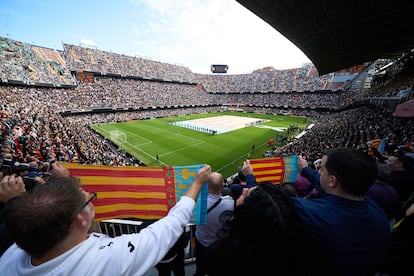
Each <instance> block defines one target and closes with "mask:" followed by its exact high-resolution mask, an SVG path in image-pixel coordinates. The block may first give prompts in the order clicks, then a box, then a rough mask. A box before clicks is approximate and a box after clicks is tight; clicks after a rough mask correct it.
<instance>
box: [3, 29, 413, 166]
mask: <svg viewBox="0 0 414 276" xmlns="http://www.w3.org/2000/svg"><path fill="white" fill-rule="evenodd" d="M0 38H1V37H0ZM1 43H2V46H1V47H0V48H1V51H0V54H1V55H2V57H4V59H5V60H6V61H7V62H5V63H2V66H1V68H0V72H1V74H2V75H1V79H2V83H3V84H2V85H0V95H1V97H2V99H3V101H2V103H1V107H0V111H1V118H0V123H1V127H2V128H1V138H2V141H1V142H2V143H1V144H2V148H1V150H2V151H1V155H2V156H3V155H4V154H6V153H12V154H13V156H14V158H15V159H16V160H18V161H19V162H26V161H27V160H26V159H27V157H28V156H35V157H36V158H37V159H38V160H41V161H47V160H52V159H53V160H61V161H66V162H77V163H90V164H107V165H115V166H125V165H129V164H130V162H129V160H128V158H127V156H126V154H125V153H124V152H122V151H118V150H117V149H116V147H114V145H112V144H111V143H110V141H108V140H106V139H105V138H103V137H101V136H99V135H97V134H96V133H95V132H94V131H93V130H92V129H91V128H90V125H91V124H96V123H107V122H114V121H116V122H120V121H129V120H137V119H149V118H156V117H167V116H179V115H188V114H197V113H207V112H216V111H222V110H226V109H227V108H231V107H237V108H240V110H243V111H247V112H258V113H273V114H285V115H290V114H295V115H301V116H307V117H312V118H314V120H315V121H314V122H315V127H314V128H313V129H312V130H310V131H308V133H307V135H305V136H303V137H302V138H301V139H300V140H298V141H295V140H289V141H287V142H289V144H288V145H287V146H285V147H283V148H281V147H280V148H275V149H274V151H273V154H275V155H279V154H298V153H302V154H303V153H306V154H307V155H308V156H312V157H313V158H315V160H316V159H317V158H319V157H320V154H321V153H322V152H323V150H324V149H326V148H332V147H338V146H344V147H354V148H355V147H361V146H363V145H364V144H366V142H367V141H369V140H371V139H379V138H380V139H385V138H386V139H387V140H388V142H389V143H391V144H397V145H399V144H404V143H407V142H409V141H412V140H413V139H414V137H413V122H412V120H406V119H401V118H396V117H393V116H392V114H391V113H390V112H389V111H387V110H383V109H379V108H376V107H363V108H359V109H351V110H348V111H341V112H339V113H337V112H336V111H337V110H336V109H338V108H340V107H341V108H342V107H345V106H347V105H349V104H352V103H353V102H354V101H355V100H357V99H359V98H360V97H361V94H362V93H361V91H360V90H358V89H348V90H338V91H322V90H323V88H324V86H325V85H326V84H327V83H328V82H329V78H330V77H331V76H322V77H318V76H317V75H315V69H314V67H312V66H309V65H307V66H304V67H303V68H296V69H290V70H270V71H269V70H257V71H255V72H253V73H251V74H243V75H202V74H193V73H192V72H191V71H190V70H189V69H188V68H186V67H183V66H178V65H171V64H166V63H160V62H155V61H152V60H149V59H143V58H139V57H128V56H125V55H120V54H115V53H109V52H105V51H101V50H97V49H91V48H86V47H80V46H73V45H67V44H64V51H63V52H60V53H59V52H57V51H55V50H52V49H46V48H40V47H36V46H32V47H31V45H29V44H25V43H21V42H17V41H13V40H9V39H5V38H1ZM62 57H63V58H62ZM63 60H64V61H63ZM34 61H35V62H34ZM31 62H34V63H31ZM51 63H53V64H54V66H61V67H59V68H61V69H62V70H61V71H56V70H54V69H51V67H50V66H45V64H49V65H50V64H51ZM63 63H65V66H67V67H64V66H63ZM59 64H60V65H59ZM28 65H30V66H28ZM31 67H33V69H30V68H31ZM11 68H14V69H11ZM22 68H23V69H22ZM64 68H70V71H71V72H72V73H73V76H72V75H70V77H68V76H67V72H69V71H65V70H67V69H64ZM80 71H88V72H95V73H93V75H92V76H93V78H92V79H91V80H79V79H78V81H77V83H76V85H74V86H72V87H71V86H69V87H59V85H53V87H50V85H49V87H44V86H43V87H42V86H39V85H28V84H32V81H33V80H34V79H30V78H32V77H34V76H35V75H34V74H35V73H36V74H37V75H36V76H38V77H39V79H42V81H44V82H47V81H50V82H51V83H54V84H56V80H54V78H51V79H49V80H47V76H48V74H49V75H53V74H55V75H60V76H66V77H65V79H67V80H69V79H73V80H75V76H76V74H77V73H79V72H80ZM40 72H42V73H40ZM59 72H61V73H59ZM412 72H413V71H410V72H408V73H404V74H401V77H399V78H395V79H393V81H388V82H386V83H385V84H383V85H382V86H378V87H379V88H378V87H374V88H373V89H371V90H369V91H364V92H365V96H386V95H389V94H390V92H389V91H397V92H398V90H400V89H402V88H404V87H405V88H406V87H411V86H412V84H413V75H414V74H413V73H412ZM19 74H21V75H19ZM62 74H63V75H62ZM138 75H139V76H141V77H145V78H137V76H138ZM40 76H42V77H40ZM62 79H63V78H60V80H62ZM9 80H14V81H16V80H21V81H22V83H21V85H18V84H12V83H11V82H9ZM279 90H280V91H279ZM379 91H383V94H382V95H381V94H380V92H379ZM246 92H248V93H246ZM397 92H395V93H397ZM411 96H412V94H411ZM322 107H323V108H324V109H323V111H322V110H321V109H320V108H322ZM97 109H107V111H106V112H99V113H98V112H94V110H97ZM327 110H328V111H327Z"/></svg>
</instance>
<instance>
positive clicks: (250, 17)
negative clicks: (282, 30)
mask: <svg viewBox="0 0 414 276" xmlns="http://www.w3.org/2000/svg"><path fill="white" fill-rule="evenodd" d="M135 2H136V3H140V5H143V4H144V5H145V13H149V14H152V15H153V17H150V19H149V22H146V25H145V26H142V25H141V26H140V25H138V23H136V24H134V27H133V30H134V31H133V33H134V36H135V43H136V44H137V45H138V46H139V47H137V48H139V49H141V51H142V52H145V53H146V54H144V55H145V56H149V57H151V58H153V59H155V60H161V61H165V62H171V63H177V64H181V65H184V66H188V67H190V69H191V70H192V71H193V72H196V73H209V72H210V71H209V70H210V65H211V64H213V63H220V64H228V65H229V73H248V72H251V71H253V70H255V69H258V68H263V67H265V66H274V67H275V68H276V69H287V68H294V67H299V66H301V65H302V63H304V62H308V61H309V60H308V59H307V57H306V56H305V55H304V54H303V53H302V52H301V51H300V50H299V49H297V48H296V47H295V46H294V45H293V44H292V43H290V42H289V41H287V40H286V39H285V38H284V37H283V36H282V35H280V34H279V33H278V32H277V31H276V30H275V29H273V28H272V27H271V26H269V25H268V24H267V23H265V22H264V21H263V20H262V19H260V18H258V17H257V16H256V15H254V14H253V13H252V12H250V11H249V10H247V9H246V8H244V7H243V6H241V5H240V4H239V3H238V2H236V1H234V0H211V1H207V0H188V1H185V0H184V1H178V0H163V1H154V0H142V1H139V0H137V1H135ZM141 7H142V6H141ZM137 54H140V53H137ZM140 55H143V54H140Z"/></svg>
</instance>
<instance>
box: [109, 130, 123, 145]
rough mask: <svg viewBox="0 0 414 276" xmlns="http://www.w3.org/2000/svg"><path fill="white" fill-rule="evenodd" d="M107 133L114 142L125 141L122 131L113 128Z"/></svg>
mask: <svg viewBox="0 0 414 276" xmlns="http://www.w3.org/2000/svg"><path fill="white" fill-rule="evenodd" d="M109 135H110V137H111V140H112V141H114V142H116V143H121V144H123V143H126V142H127V138H126V134H125V132H123V131H120V130H113V131H111V132H109Z"/></svg>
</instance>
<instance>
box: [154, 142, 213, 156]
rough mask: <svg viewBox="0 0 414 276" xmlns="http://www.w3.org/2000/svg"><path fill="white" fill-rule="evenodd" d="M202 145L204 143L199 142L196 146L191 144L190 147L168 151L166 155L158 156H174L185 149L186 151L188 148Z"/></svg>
mask: <svg viewBox="0 0 414 276" xmlns="http://www.w3.org/2000/svg"><path fill="white" fill-rule="evenodd" d="M204 143H205V142H204V141H201V142H199V143H197V144H192V145H191V146H188V147H183V148H180V149H179V150H174V151H170V152H168V153H164V154H160V156H167V155H170V154H174V153H176V152H179V151H182V150H185V149H188V148H192V147H195V146H198V145H201V144H204Z"/></svg>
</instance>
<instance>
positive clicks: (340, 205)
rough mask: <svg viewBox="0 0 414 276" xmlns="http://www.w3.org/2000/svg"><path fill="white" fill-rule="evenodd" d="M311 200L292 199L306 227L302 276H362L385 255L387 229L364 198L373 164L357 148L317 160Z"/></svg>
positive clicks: (371, 179) (374, 205)
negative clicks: (316, 183)
mask: <svg viewBox="0 0 414 276" xmlns="http://www.w3.org/2000/svg"><path fill="white" fill-rule="evenodd" d="M319 172H320V185H321V187H322V188H323V190H324V191H325V193H322V194H320V195H319V197H317V198H308V199H304V198H299V197H294V198H292V199H293V201H294V202H295V204H296V210H297V211H298V214H299V216H300V217H301V219H302V221H303V222H304V223H305V226H306V228H307V236H306V249H305V256H306V258H305V259H304V262H305V265H306V273H307V275H318V276H323V275H336V276H340V275H361V276H362V275H365V276H366V275H368V273H369V272H370V270H371V269H372V268H373V266H374V265H375V264H377V263H378V262H380V261H381V260H382V259H383V258H384V257H385V256H386V255H387V252H388V248H389V244H390V237H391V233H390V227H389V222H388V219H387V217H386V215H385V213H384V211H383V210H382V209H381V207H379V206H378V204H377V203H376V202H375V201H374V200H373V199H372V198H370V197H366V196H365V195H366V193H367V192H368V190H369V188H370V187H371V185H372V184H373V183H374V182H375V179H376V176H377V165H376V162H375V160H374V159H373V158H372V157H371V156H369V155H368V154H366V153H363V152H362V151H360V150H357V149H347V148H344V149H337V150H333V151H332V152H330V153H328V154H326V155H325V156H323V158H322V163H321V169H320V170H319Z"/></svg>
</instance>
